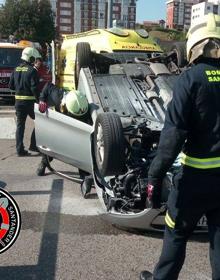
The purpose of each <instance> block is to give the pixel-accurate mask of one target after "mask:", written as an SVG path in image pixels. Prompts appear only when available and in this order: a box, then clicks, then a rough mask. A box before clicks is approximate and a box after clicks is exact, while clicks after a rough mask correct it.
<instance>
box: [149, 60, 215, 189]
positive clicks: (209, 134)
mask: <svg viewBox="0 0 220 280" xmlns="http://www.w3.org/2000/svg"><path fill="white" fill-rule="evenodd" d="M181 150H182V164H184V165H187V166H189V167H192V168H197V169H202V170H204V169H205V170H207V169H208V170H210V169H211V170H213V169H216V168H219V171H220V62H219V60H217V59H203V60H200V62H199V63H198V64H196V65H194V66H192V67H191V68H189V69H187V70H186V71H184V72H183V73H182V74H181V75H180V76H179V77H178V79H177V81H176V84H175V85H174V90H173V98H172V100H171V102H170V104H169V105H168V109H167V112H166V117H165V123H164V128H163V130H162V132H161V137H160V142H159V146H158V151H157V155H156V157H155V158H154V160H153V162H152V164H151V166H150V169H149V174H148V175H149V181H150V183H151V184H156V183H157V182H158V181H161V180H162V178H163V177H164V176H165V174H166V172H167V171H168V170H169V168H170V167H171V165H172V164H173V162H174V160H175V159H176V157H177V156H178V154H179V153H180V151H181Z"/></svg>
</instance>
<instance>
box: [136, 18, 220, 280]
mask: <svg viewBox="0 0 220 280" xmlns="http://www.w3.org/2000/svg"><path fill="white" fill-rule="evenodd" d="M201 20H202V21H201V22H199V23H198V24H196V25H194V26H192V27H191V28H190V30H189V32H188V40H187V60H188V62H189V64H191V67H190V68H189V69H187V70H185V71H184V72H183V73H182V74H181V75H180V76H179V78H178V81H177V83H176V85H175V86H174V91H173V98H172V100H171V102H170V104H169V106H168V110H167V114H166V118H165V124H164V128H163V130H162V132H161V138H160V142H159V146H158V152H157V155H156V156H155V158H154V160H153V162H152V164H151V166H150V169H149V172H148V176H149V181H148V189H147V190H148V191H149V192H148V194H149V195H150V197H149V199H150V201H151V203H152V207H160V194H161V184H162V180H163V178H164V176H165V174H166V172H167V171H168V169H169V168H170V167H171V165H172V163H173V162H174V160H175V159H176V157H177V155H178V154H179V153H180V152H181V150H182V167H181V169H180V172H179V173H178V174H177V175H176V176H175V177H174V187H173V188H172V189H171V192H170V195H169V198H168V203H167V213H166V216H165V223H166V225H165V233H164V242H163V248H162V253H161V256H160V259H159V262H158V264H157V265H156V267H155V269H154V272H153V274H151V273H150V272H149V271H142V272H141V274H140V279H142V280H146V279H157V280H159V279H164V280H174V279H178V275H179V272H180V270H181V268H182V265H183V263H184V259H185V251H186V243H187V240H188V238H189V237H190V235H191V233H192V232H193V230H194V229H195V227H196V225H197V223H198V221H199V220H200V218H201V217H202V216H203V215H205V216H206V217H207V223H208V230H209V236H210V262H211V267H212V279H215V280H217V279H218V280H219V279H220V60H219V58H220V16H219V15H214V14H208V15H206V16H204V17H203V18H202V19H201Z"/></svg>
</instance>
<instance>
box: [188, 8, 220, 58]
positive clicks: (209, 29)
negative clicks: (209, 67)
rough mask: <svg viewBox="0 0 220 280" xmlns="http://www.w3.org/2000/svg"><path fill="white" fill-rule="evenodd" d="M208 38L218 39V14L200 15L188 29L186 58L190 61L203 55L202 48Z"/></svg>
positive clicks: (219, 34)
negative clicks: (199, 18)
mask: <svg viewBox="0 0 220 280" xmlns="http://www.w3.org/2000/svg"><path fill="white" fill-rule="evenodd" d="M209 39H217V41H218V40H220V16H219V15H215V14H212V13H209V14H207V15H205V16H204V17H202V18H201V20H199V21H197V23H196V24H195V25H193V26H191V27H190V29H189V31H188V34H187V43H186V54H187V60H188V61H189V62H190V63H192V62H193V61H194V60H195V59H196V58H198V57H199V56H201V55H203V53H204V48H205V46H207V44H208V43H209ZM211 45H212V44H211ZM212 46H213V45H212ZM193 49H194V50H193Z"/></svg>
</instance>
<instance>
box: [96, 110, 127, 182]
mask: <svg viewBox="0 0 220 280" xmlns="http://www.w3.org/2000/svg"><path fill="white" fill-rule="evenodd" d="M94 152H95V160H96V165H97V168H98V170H99V172H100V173H101V174H102V175H103V176H111V175H119V174H121V173H122V172H123V170H124V168H125V140H124V135H123V127H122V123H121V119H120V117H119V116H118V115H117V114H114V113H102V114H99V115H98V117H97V119H96V123H95V130H94Z"/></svg>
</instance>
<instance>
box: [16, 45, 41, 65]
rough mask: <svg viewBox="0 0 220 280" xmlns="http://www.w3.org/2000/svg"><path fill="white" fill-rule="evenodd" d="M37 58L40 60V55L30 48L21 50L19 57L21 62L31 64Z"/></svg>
mask: <svg viewBox="0 0 220 280" xmlns="http://www.w3.org/2000/svg"><path fill="white" fill-rule="evenodd" d="M37 58H41V55H40V53H39V51H38V50H37V49H35V48H31V47H27V48H25V49H23V51H22V55H21V59H22V60H24V61H27V62H32V63H33V62H34V61H35V59H37Z"/></svg>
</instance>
